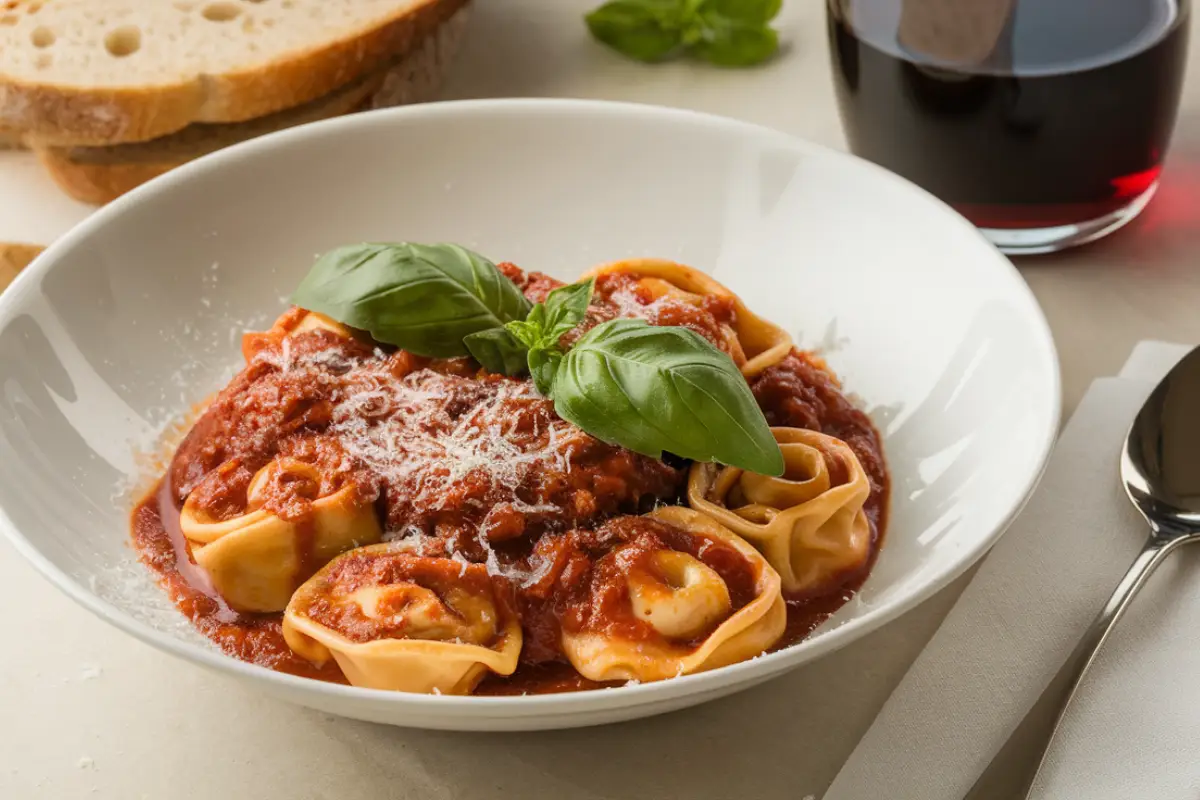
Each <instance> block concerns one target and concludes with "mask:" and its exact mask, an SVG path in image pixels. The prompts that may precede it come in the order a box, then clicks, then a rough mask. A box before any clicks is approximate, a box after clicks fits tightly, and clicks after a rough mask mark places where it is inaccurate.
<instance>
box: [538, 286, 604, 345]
mask: <svg viewBox="0 0 1200 800" xmlns="http://www.w3.org/2000/svg"><path fill="white" fill-rule="evenodd" d="M595 288H596V279H595V278H588V279H587V280H586V281H583V282H582V283H569V284H567V285H566V286H560V287H558V288H557V289H555V290H554V291H552V292H551V293H550V294H548V295H546V315H547V321H548V322H549V326H550V327H551V328H554V327H557V326H560V325H566V324H568V323H570V325H571V328H574V327H575V326H576V325H578V324H579V323H581V322H583V318H584V317H586V316H587V310H588V305H589V304H590V303H591V302H592V291H593V290H595ZM571 328H567V330H568V331H569V330H570V329H571ZM564 333H565V331H564Z"/></svg>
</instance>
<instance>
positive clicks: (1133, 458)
mask: <svg viewBox="0 0 1200 800" xmlns="http://www.w3.org/2000/svg"><path fill="white" fill-rule="evenodd" d="M1121 480H1122V481H1123V482H1124V484H1125V491H1126V493H1128V495H1129V499H1130V500H1132V501H1133V504H1134V505H1135V506H1136V507H1137V509H1138V511H1140V512H1141V514H1142V516H1144V517H1145V518H1146V521H1147V522H1149V523H1150V528H1151V530H1153V531H1154V533H1155V535H1157V536H1163V537H1167V538H1169V539H1177V538H1180V537H1183V538H1190V537H1194V536H1198V535H1200V348H1197V349H1195V350H1192V351H1191V352H1190V353H1188V354H1187V355H1186V356H1185V357H1184V358H1183V359H1182V360H1181V361H1180V362H1179V363H1178V364H1177V365H1176V366H1175V368H1174V369H1172V370H1171V372H1170V373H1169V374H1168V375H1167V377H1166V378H1164V379H1163V381H1162V383H1160V384H1159V385H1158V386H1157V387H1156V388H1155V389H1154V391H1153V392H1152V393H1151V394H1150V397H1149V398H1147V400H1146V403H1145V405H1143V406H1142V409H1141V411H1139V412H1138V415H1137V417H1136V418H1135V419H1134V421H1133V426H1132V427H1131V428H1130V429H1129V437H1128V438H1127V439H1126V441H1125V452H1124V455H1123V456H1122V458H1121Z"/></svg>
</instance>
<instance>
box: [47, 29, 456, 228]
mask: <svg viewBox="0 0 1200 800" xmlns="http://www.w3.org/2000/svg"><path fill="white" fill-rule="evenodd" d="M468 10H469V9H468V8H466V7H464V8H462V9H460V10H459V11H457V12H456V13H455V14H454V16H453V17H451V18H450V19H449V20H447V21H446V22H444V23H442V24H441V25H439V26H438V28H437V29H436V30H435V31H433V32H432V33H430V34H429V35H428V36H426V37H425V38H424V39H423V40H422V41H421V42H419V43H418V44H417V45H416V46H415V48H414V49H413V50H411V51H410V52H409V53H407V54H406V55H404V56H403V57H401V58H399V59H397V60H396V61H395V63H393V64H391V65H389V66H388V67H387V68H385V69H381V70H377V71H375V72H372V73H369V74H367V75H363V76H361V77H359V78H357V79H355V80H353V81H351V82H350V83H347V84H345V85H344V86H342V87H340V88H338V89H336V90H334V91H333V92H330V93H329V94H326V95H324V96H322V97H319V98H317V99H316V100H312V101H310V102H308V103H305V104H303V105H301V106H297V107H295V108H289V109H285V110H283V111H277V112H275V113H274V114H268V115H266V116H262V117H258V118H256V119H252V120H248V121H246V122H237V123H223V124H214V123H207V122H198V123H193V124H192V125H189V126H187V127H186V128H184V129H182V130H180V131H176V132H175V133H172V134H168V135H167V136H162V137H159V138H157V139H153V140H151V141H148V142H131V143H127V144H117V145H107V146H102V147H97V146H82V145H77V146H61V145H46V144H44V143H39V144H36V145H35V146H34V149H35V151H36V152H37V154H38V157H39V159H40V160H41V162H42V164H43V166H45V168H46V169H47V171H48V172H49V173H50V175H51V177H52V178H54V180H55V182H56V183H58V185H59V186H60V187H62V189H63V190H64V191H66V192H67V193H68V194H69V195H71V196H72V197H74V198H75V199H77V200H82V201H83V202H85V203H94V204H97V205H102V204H104V203H107V202H109V201H111V200H113V199H115V198H117V197H119V196H120V195H122V194H124V193H125V192H128V191H129V190H131V189H133V188H134V187H136V186H139V185H141V184H143V183H145V182H146V181H148V180H150V179H151V178H155V177H158V176H159V175H161V174H163V173H164V172H167V171H168V170H170V169H173V168H175V167H177V166H179V165H180V164H184V163H186V162H188V161H191V160H193V159H196V158H199V157H200V156H202V155H207V154H208V153H212V152H215V151H216V150H219V149H221V148H222V147H228V146H229V145H232V144H237V143H239V142H244V141H247V140H249V139H253V138H255V137H258V136H262V135H264V134H267V133H272V132H274V131H278V130H282V129H284V128H289V127H293V126H296V125H303V124H305V123H308V122H315V121H317V120H322V119H329V118H332V117H336V116H340V115H343V114H349V113H353V112H356V111H363V110H368V109H371V108H383V107H388V106H396V105H404V104H407V103H418V102H424V101H427V100H432V99H433V98H434V96H435V95H436V93H437V91H438V89H439V88H440V85H441V82H442V78H443V76H444V74H445V67H446V66H447V64H449V63H450V62H451V61H452V60H453V58H454V56H455V54H456V53H457V51H458V47H459V44H460V42H461V40H462V35H463V31H464V29H465V23H466V18H467V13H468Z"/></svg>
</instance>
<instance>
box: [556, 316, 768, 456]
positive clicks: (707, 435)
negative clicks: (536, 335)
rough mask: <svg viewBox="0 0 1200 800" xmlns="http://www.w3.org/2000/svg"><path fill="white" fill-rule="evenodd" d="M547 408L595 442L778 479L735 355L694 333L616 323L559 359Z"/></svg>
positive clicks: (596, 331) (628, 321)
mask: <svg viewBox="0 0 1200 800" xmlns="http://www.w3.org/2000/svg"><path fill="white" fill-rule="evenodd" d="M550 396H551V397H552V398H553V400H554V410H555V412H557V414H558V415H559V416H560V417H562V418H563V419H565V420H567V421H568V422H571V423H573V424H575V425H577V426H578V427H580V428H582V429H583V430H585V431H587V432H588V433H590V434H592V435H593V436H595V437H597V438H598V439H602V440H604V441H606V442H609V443H611V444H619V445H622V446H624V447H627V448H629V449H630V450H633V451H635V452H638V453H642V454H643V455H647V456H652V457H654V458H661V457H662V454H663V451H667V452H671V453H674V454H675V455H678V456H682V457H684V458H690V459H693V460H695V461H717V462H720V463H722V464H728V465H730V466H735V467H741V468H742V469H746V470H749V471H751V472H757V473H759V474H761V475H782V474H783V455H782V453H780V451H779V445H778V443H777V442H776V441H775V437H774V436H773V435H772V434H771V430H770V428H769V427H768V426H767V421H766V418H765V417H764V416H763V413H762V411H761V410H760V409H759V407H758V404H757V403H756V402H755V400H754V395H753V394H752V393H751V392H750V387H749V385H748V384H747V383H746V379H745V378H743V377H742V374H741V373H740V372H739V371H738V368H737V366H735V365H734V363H733V360H732V359H730V358H729V356H727V355H725V354H724V353H722V352H721V351H720V350H718V349H717V348H716V347H714V346H713V345H712V344H711V343H710V342H709V341H708V340H707V339H705V338H703V337H702V336H700V335H699V334H697V333H695V332H694V331H691V330H688V329H686V328H679V327H659V326H651V325H647V324H646V323H645V321H643V320H635V319H615V320H612V321H610V322H606V323H604V324H602V325H598V326H597V327H595V328H593V329H592V330H590V331H588V332H587V333H586V334H584V335H583V336H582V337H581V338H580V339H579V341H578V342H576V344H575V346H574V347H573V348H572V349H571V350H570V351H569V352H568V353H567V354H566V356H564V357H563V360H562V363H561V364H560V365H559V366H558V369H557V373H556V374H555V376H554V379H553V384H552V387H551V391H550Z"/></svg>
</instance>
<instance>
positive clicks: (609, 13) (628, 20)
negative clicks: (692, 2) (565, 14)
mask: <svg viewBox="0 0 1200 800" xmlns="http://www.w3.org/2000/svg"><path fill="white" fill-rule="evenodd" d="M682 11H683V4H682V2H681V0H612V1H611V2H608V3H605V4H604V5H602V6H600V7H599V8H596V9H594V10H593V11H591V12H590V13H589V14H588V15H587V16H586V17H585V18H584V19H585V20H586V21H587V26H588V30H590V31H591V32H592V35H593V36H595V37H596V38H597V39H599V40H600V41H601V42H603V43H604V44H606V45H608V46H609V47H611V48H612V49H614V50H616V51H617V52H619V53H622V54H624V55H627V56H629V57H630V58H636V59H638V60H639V61H661V60H662V59H664V58H666V57H667V56H669V55H671V53H672V52H674V51H675V50H676V48H678V47H679V43H680V39H679V35H680V28H681V26H682Z"/></svg>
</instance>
